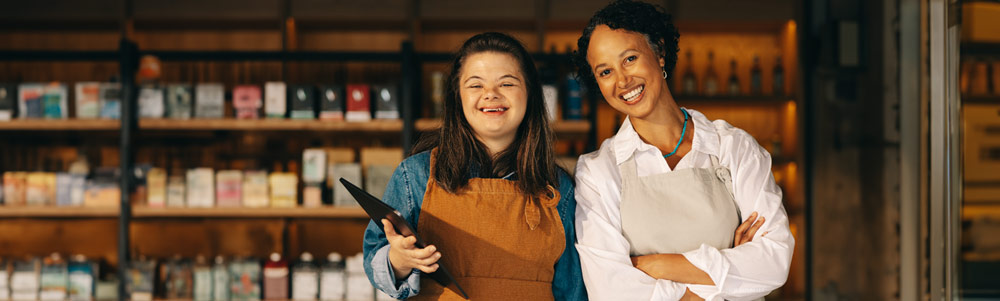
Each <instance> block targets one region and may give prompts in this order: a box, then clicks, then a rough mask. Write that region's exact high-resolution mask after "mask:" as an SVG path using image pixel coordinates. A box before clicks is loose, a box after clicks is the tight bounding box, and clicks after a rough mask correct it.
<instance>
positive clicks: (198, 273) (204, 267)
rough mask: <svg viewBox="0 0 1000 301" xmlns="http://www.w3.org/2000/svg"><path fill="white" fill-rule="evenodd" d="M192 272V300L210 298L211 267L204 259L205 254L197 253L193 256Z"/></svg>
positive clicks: (200, 300) (198, 300)
mask: <svg viewBox="0 0 1000 301" xmlns="http://www.w3.org/2000/svg"><path fill="white" fill-rule="evenodd" d="M192 273H193V277H194V288H193V295H194V300H196V301H202V300H212V278H213V277H212V267H210V266H209V265H208V260H206V259H205V256H202V255H201V254H199V255H198V256H197V257H195V260H194V267H193V268H192Z"/></svg>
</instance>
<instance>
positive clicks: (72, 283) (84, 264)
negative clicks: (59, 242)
mask: <svg viewBox="0 0 1000 301" xmlns="http://www.w3.org/2000/svg"><path fill="white" fill-rule="evenodd" d="M96 280H97V267H96V265H95V264H94V263H92V262H90V261H88V260H87V257H86V256H83V255H81V254H77V255H74V256H73V260H72V261H70V262H69V299H70V300H92V299H93V298H94V289H95V288H96V287H95V284H96V283H97V281H96Z"/></svg>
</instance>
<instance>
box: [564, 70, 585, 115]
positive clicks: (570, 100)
mask: <svg viewBox="0 0 1000 301" xmlns="http://www.w3.org/2000/svg"><path fill="white" fill-rule="evenodd" d="M563 114H564V116H563V118H565V119H566V120H580V119H582V118H583V89H582V87H581V86H580V82H579V81H577V80H576V74H575V73H570V74H568V75H566V110H565V111H563Z"/></svg>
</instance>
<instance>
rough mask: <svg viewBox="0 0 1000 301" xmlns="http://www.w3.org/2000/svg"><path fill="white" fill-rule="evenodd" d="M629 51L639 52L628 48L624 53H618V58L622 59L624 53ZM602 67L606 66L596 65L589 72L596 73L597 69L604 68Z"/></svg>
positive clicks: (602, 64)
mask: <svg viewBox="0 0 1000 301" xmlns="http://www.w3.org/2000/svg"><path fill="white" fill-rule="evenodd" d="M629 51H635V52H638V51H639V50H636V49H632V48H629V49H625V50H624V51H622V52H621V53H619V54H618V57H619V58H620V57H623V56H625V53H626V52H629ZM604 65H607V64H605V63H601V64H599V65H597V66H594V70H591V71H597V69H601V67H604Z"/></svg>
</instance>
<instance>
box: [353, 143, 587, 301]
mask: <svg viewBox="0 0 1000 301" xmlns="http://www.w3.org/2000/svg"><path fill="white" fill-rule="evenodd" d="M472 173H473V176H477V175H475V173H476V172H475V171H472ZM429 176H430V152H422V153H419V154H416V155H413V156H411V157H409V158H407V159H406V160H404V161H403V163H400V164H399V167H397V168H396V171H395V172H393V174H392V178H390V180H389V185H388V186H387V187H386V190H385V194H384V195H383V198H382V201H384V202H385V203H386V204H389V206H392V207H393V208H396V210H397V211H399V213H401V214H402V216H403V218H405V219H406V221H407V222H409V223H410V225H414V226H416V225H417V217H419V216H420V205H421V204H422V203H423V201H424V192H425V191H426V190H427V180H428V178H429ZM573 187H574V184H573V180H572V178H571V177H570V176H569V175H568V174H566V173H565V172H563V171H562V170H560V171H559V194H560V195H561V199H560V200H559V204H558V205H557V208H558V210H559V216H560V218H561V219H562V224H563V228H564V230H565V231H564V232H565V233H566V248H565V250H563V254H562V256H561V257H560V258H559V261H557V262H556V266H555V276H554V278H553V279H552V294H553V295H555V298H556V300H586V299H587V290H586V288H584V286H583V275H582V274H581V272H580V256H579V255H578V254H577V253H576V247H574V244H575V243H576V233H575V230H574V216H575V215H576V197H574V195H573ZM364 254H365V273H366V274H368V280H370V281H371V282H372V285H374V286H375V287H376V288H378V289H380V290H382V291H383V292H385V293H386V294H388V295H389V296H390V297H393V298H396V299H405V298H409V297H412V296H415V295H417V293H419V292H420V271H419V270H416V269H414V270H413V272H412V273H410V276H409V277H407V278H406V279H405V280H404V281H398V282H397V281H396V276H395V275H394V273H393V271H392V268H391V267H390V266H389V242H388V241H386V239H385V233H383V232H382V226H381V224H375V222H369V223H368V229H366V230H365V239H364Z"/></svg>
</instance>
